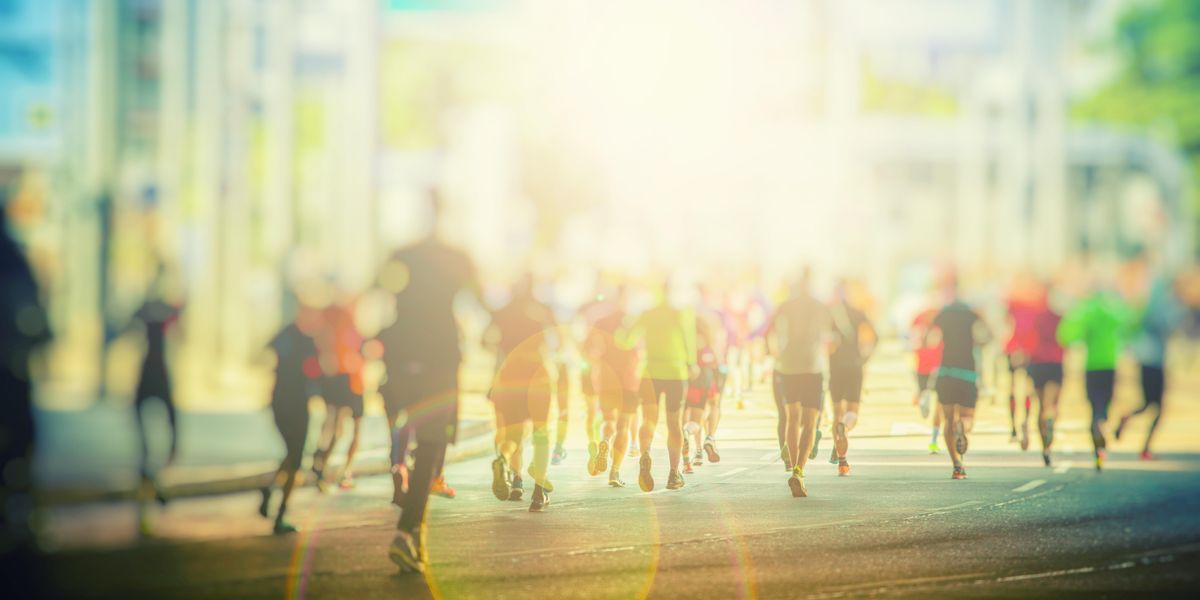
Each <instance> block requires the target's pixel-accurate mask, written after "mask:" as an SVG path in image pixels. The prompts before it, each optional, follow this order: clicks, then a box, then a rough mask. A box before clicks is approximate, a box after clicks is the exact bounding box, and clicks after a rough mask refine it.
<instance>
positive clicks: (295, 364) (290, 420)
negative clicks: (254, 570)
mask: <svg viewBox="0 0 1200 600" xmlns="http://www.w3.org/2000/svg"><path fill="white" fill-rule="evenodd" d="M304 329H305V328H304V327H302V321H301V319H300V318H297V319H296V320H295V321H293V322H291V323H288V324H287V325H285V326H284V327H283V329H281V330H280V331H279V333H277V334H275V337H274V338H272V339H271V342H270V344H269V346H270V348H271V349H272V350H274V352H275V357H276V363H275V385H274V386H273V387H272V388H271V412H272V414H273V415H274V417H275V426H276V427H277V428H278V429H279V435H280V436H282V437H283V445H284V447H286V448H287V455H286V456H284V458H283V461H282V462H281V463H279V469H278V470H277V471H276V473H275V478H274V479H273V480H272V482H271V484H270V485H269V486H267V487H264V488H263V489H262V503H261V504H260V505H259V507H258V513H259V514H260V515H262V516H264V517H267V516H270V510H271V493H272V491H273V488H275V487H280V488H281V489H282V491H283V496H282V498H280V499H279V512H278V513H277V514H276V515H275V533H291V532H294V531H296V528H295V527H294V526H292V524H290V523H288V522H287V520H286V519H285V518H284V515H285V514H286V513H287V503H288V499H289V498H291V496H292V488H293V487H294V486H295V485H296V473H297V472H298V471H299V470H300V464H301V462H303V460H304V443H305V441H306V440H307V438H308V399H309V397H310V396H314V395H316V394H318V393H320V386H318V385H317V379H316V378H317V377H318V376H319V374H320V372H321V368H320V366H319V365H318V364H317V346H316V344H315V343H313V339H312V338H311V337H310V336H309V334H308V333H306V332H305V331H304ZM308 329H309V330H310V331H311V330H312V329H313V328H312V327H309V328H308Z"/></svg>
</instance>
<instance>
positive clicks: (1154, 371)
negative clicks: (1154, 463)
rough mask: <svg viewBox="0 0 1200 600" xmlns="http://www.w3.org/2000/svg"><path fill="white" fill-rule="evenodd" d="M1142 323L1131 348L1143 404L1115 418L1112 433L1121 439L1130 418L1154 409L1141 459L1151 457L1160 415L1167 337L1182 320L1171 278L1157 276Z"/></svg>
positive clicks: (1164, 380) (1164, 381)
mask: <svg viewBox="0 0 1200 600" xmlns="http://www.w3.org/2000/svg"><path fill="white" fill-rule="evenodd" d="M1142 315H1143V316H1142V319H1141V325H1140V327H1139V328H1138V331H1137V334H1136V335H1135V336H1134V339H1133V343H1132V344H1131V346H1130V349H1131V350H1133V355H1134V357H1135V358H1137V360H1138V363H1139V364H1141V371H1142V406H1141V407H1140V408H1138V409H1137V410H1135V411H1133V412H1132V413H1130V414H1128V415H1125V416H1124V417H1121V420H1120V421H1118V424H1117V429H1116V432H1115V437H1116V438H1117V439H1118V440H1120V439H1121V434H1122V433H1123V432H1124V430H1125V426H1126V425H1127V424H1128V423H1129V419H1131V418H1133V417H1135V416H1137V415H1140V414H1142V413H1144V412H1146V411H1147V410H1151V409H1153V410H1154V420H1153V421H1150V430H1149V431H1148V432H1146V442H1145V443H1144V444H1142V453H1141V459H1142V460H1150V459H1152V458H1153V455H1152V454H1150V442H1151V440H1153V439H1154V432H1155V431H1156V430H1157V429H1158V422H1159V420H1160V419H1161V418H1162V410H1163V407H1162V400H1163V394H1164V392H1165V390H1166V376H1165V367H1166V364H1167V360H1166V357H1167V341H1168V340H1169V339H1170V338H1171V334H1172V333H1174V331H1175V330H1176V329H1177V328H1178V327H1179V325H1180V323H1182V321H1183V308H1182V306H1181V305H1180V303H1179V302H1178V300H1177V299H1176V297H1175V293H1174V290H1173V289H1172V285H1171V282H1169V281H1167V280H1166V279H1158V280H1156V281H1155V282H1154V284H1153V286H1152V287H1151V290H1150V298H1149V299H1148V301H1147V302H1146V307H1145V309H1144V310H1143V313H1142Z"/></svg>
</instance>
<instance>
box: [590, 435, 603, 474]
mask: <svg viewBox="0 0 1200 600" xmlns="http://www.w3.org/2000/svg"><path fill="white" fill-rule="evenodd" d="M597 454H600V447H599V446H597V445H596V442H588V460H587V470H588V475H591V476H592V477H595V476H597V475H599V474H600V473H601V471H597V470H596V455H597Z"/></svg>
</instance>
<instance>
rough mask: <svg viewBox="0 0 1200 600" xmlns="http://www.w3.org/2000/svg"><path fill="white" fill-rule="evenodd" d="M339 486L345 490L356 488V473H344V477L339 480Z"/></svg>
mask: <svg viewBox="0 0 1200 600" xmlns="http://www.w3.org/2000/svg"><path fill="white" fill-rule="evenodd" d="M338 488H340V489H343V490H352V489H354V475H351V474H350V473H346V474H344V475H342V478H341V479H339V480H338Z"/></svg>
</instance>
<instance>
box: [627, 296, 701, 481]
mask: <svg viewBox="0 0 1200 600" xmlns="http://www.w3.org/2000/svg"><path fill="white" fill-rule="evenodd" d="M669 292H670V288H669V286H668V285H666V284H664V285H663V286H662V289H661V290H660V291H659V295H660V297H659V303H658V305H657V306H655V307H654V308H651V309H650V310H648V311H646V312H644V313H642V315H641V316H639V317H638V318H637V320H636V321H634V323H633V324H632V325H631V326H630V327H629V328H628V329H627V330H622V331H619V332H618V334H617V342H618V346H620V347H621V348H623V349H626V350H629V349H632V348H633V347H635V346H636V345H637V344H638V342H639V341H644V343H645V353H646V356H645V361H646V364H645V376H646V378H648V379H649V380H650V383H651V386H652V387H651V390H652V397H651V398H648V399H644V400H643V402H642V417H643V419H642V427H641V429H640V430H639V431H638V437H639V438H640V439H641V444H640V446H641V450H642V458H641V461H640V465H639V466H640V473H639V475H638V486H639V487H640V488H641V489H642V491H643V492H649V491H651V490H653V489H654V477H653V476H652V475H651V474H650V466H651V464H650V463H651V461H650V444H651V442H653V440H654V428H655V427H658V413H659V399H660V398H661V399H662V406H663V408H664V409H665V410H666V413H667V456H668V460H669V461H670V465H671V468H670V473H669V474H668V476H667V489H669V490H676V489H679V488H681V487H683V485H684V481H683V475H682V474H680V472H679V458H680V452H681V450H682V446H683V423H682V422H681V418H680V409H681V408H682V407H683V399H684V396H686V395H687V382H688V379H689V378H691V377H693V376H695V375H697V374H698V368H697V366H696V318H695V315H694V314H693V313H692V312H690V311H684V310H679V309H677V308H674V307H672V306H671V305H670V303H669V302H668V298H669Z"/></svg>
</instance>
